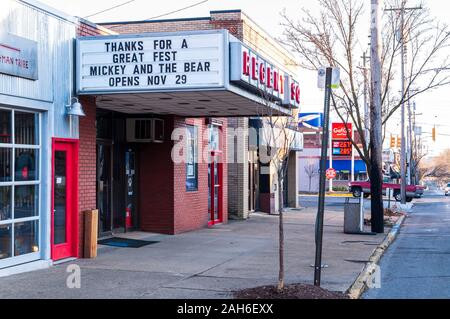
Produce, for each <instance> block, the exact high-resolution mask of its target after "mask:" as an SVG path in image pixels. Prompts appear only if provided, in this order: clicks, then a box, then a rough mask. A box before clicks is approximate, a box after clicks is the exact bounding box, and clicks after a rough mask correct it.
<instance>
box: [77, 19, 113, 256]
mask: <svg viewBox="0 0 450 319" xmlns="http://www.w3.org/2000/svg"><path fill="white" fill-rule="evenodd" d="M77 34H78V35H79V36H88V35H105V34H111V32H110V31H108V30H106V29H105V28H103V27H99V26H95V25H94V24H92V23H90V22H88V21H85V20H82V19H81V20H80V24H79V25H78V29H77ZM80 103H81V104H82V105H83V110H84V112H85V113H86V116H84V117H80V120H79V129H80V137H79V140H80V149H79V174H78V187H79V189H78V194H79V196H78V207H79V214H78V227H79V228H78V229H79V231H78V236H79V240H78V244H79V252H80V255H81V257H83V244H84V238H83V236H84V216H83V212H84V211H86V210H92V209H96V208H97V190H96V174H97V171H96V170H97V163H96V152H97V146H96V143H97V141H96V136H97V132H96V129H95V117H96V105H95V98H94V97H85V96H83V97H80Z"/></svg>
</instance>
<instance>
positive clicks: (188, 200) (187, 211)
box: [173, 117, 228, 233]
mask: <svg viewBox="0 0 450 319" xmlns="http://www.w3.org/2000/svg"><path fill="white" fill-rule="evenodd" d="M218 120H219V121H221V122H222V123H223V125H222V132H221V140H220V145H221V148H222V152H223V155H222V156H223V158H226V157H225V156H226V152H227V145H226V126H227V120H226V119H225V118H220V119H218ZM187 124H188V125H195V126H197V128H198V136H199V140H198V145H199V146H201V147H199V164H198V190H197V191H189V192H188V191H186V165H185V164H184V163H180V164H174V170H173V178H174V185H173V189H174V201H173V203H174V216H175V227H174V233H181V232H186V231H190V230H194V229H198V228H202V227H205V226H207V224H208V220H209V219H208V163H207V162H205V161H204V159H203V158H202V156H203V153H204V152H205V151H206V150H207V147H208V138H207V137H208V135H207V131H206V130H207V124H206V123H205V119H186V118H181V117H177V118H175V122H174V127H175V128H183V127H185V126H186V125H187ZM222 167H223V185H222V192H223V193H222V198H223V206H222V218H223V222H224V223H227V222H228V182H227V181H228V176H227V175H228V172H227V165H226V164H223V165H222Z"/></svg>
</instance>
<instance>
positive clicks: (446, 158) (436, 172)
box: [422, 149, 450, 182]
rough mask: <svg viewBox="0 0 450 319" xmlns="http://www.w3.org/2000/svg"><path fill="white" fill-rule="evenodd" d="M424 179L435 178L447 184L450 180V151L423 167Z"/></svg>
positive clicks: (447, 150) (444, 152)
mask: <svg viewBox="0 0 450 319" xmlns="http://www.w3.org/2000/svg"><path fill="white" fill-rule="evenodd" d="M422 169H423V171H424V172H423V177H433V178H436V179H438V180H441V181H444V182H446V180H447V179H450V149H446V150H445V151H443V152H442V153H441V154H440V155H439V156H437V157H436V158H434V159H432V160H431V161H429V162H428V163H427V164H424V165H423V166H422Z"/></svg>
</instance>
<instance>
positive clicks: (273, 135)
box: [257, 88, 298, 290]
mask: <svg viewBox="0 0 450 319" xmlns="http://www.w3.org/2000/svg"><path fill="white" fill-rule="evenodd" d="M259 96H260V100H259V103H258V104H257V111H258V114H259V119H260V121H261V128H260V132H259V134H260V141H261V142H260V144H259V160H260V161H261V162H263V163H266V164H268V165H269V167H270V166H271V167H272V168H273V171H274V176H273V177H274V178H275V179H276V181H277V191H278V216H279V224H278V233H279V249H278V255H279V256H278V257H279V271H278V285H277V287H278V290H282V289H284V285H285V283H284V277H285V273H284V223H283V211H284V199H283V193H284V190H285V188H286V185H285V181H286V175H287V171H288V167H289V155H290V152H291V149H292V146H293V143H294V141H295V134H296V131H298V121H297V120H296V116H295V115H296V114H294V113H291V114H290V115H286V114H285V113H283V112H282V111H281V112H280V110H281V109H280V106H278V104H279V103H278V101H276V99H275V98H274V97H273V96H272V95H271V94H270V92H268V91H266V89H265V88H260V89H259Z"/></svg>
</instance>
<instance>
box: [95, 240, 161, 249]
mask: <svg viewBox="0 0 450 319" xmlns="http://www.w3.org/2000/svg"><path fill="white" fill-rule="evenodd" d="M156 243H159V241H150V240H137V239H128V238H121V237H112V238H107V239H101V240H99V241H98V244H100V245H107V246H114V247H126V248H139V247H143V246H147V245H151V244H156Z"/></svg>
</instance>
